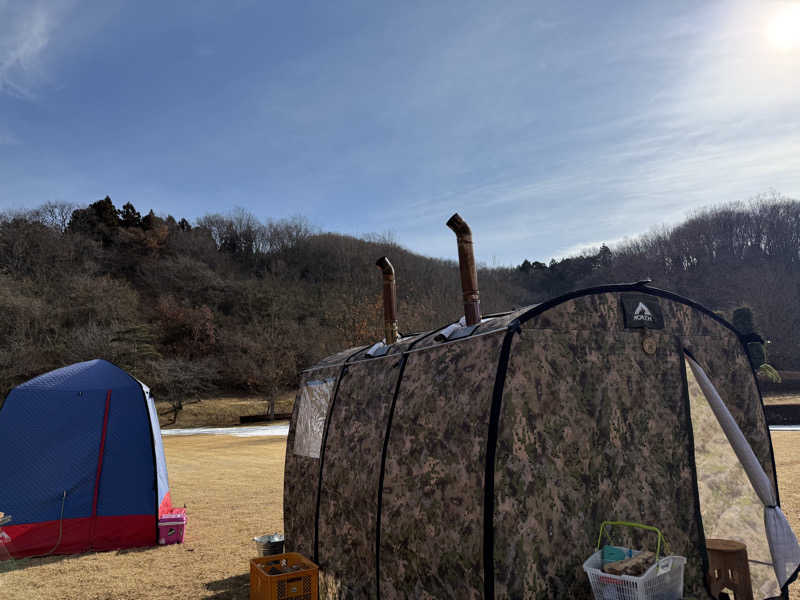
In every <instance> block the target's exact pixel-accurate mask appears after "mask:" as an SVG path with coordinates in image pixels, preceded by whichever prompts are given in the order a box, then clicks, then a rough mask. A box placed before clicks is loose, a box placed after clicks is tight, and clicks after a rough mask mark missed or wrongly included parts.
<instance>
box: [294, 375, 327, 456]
mask: <svg viewBox="0 0 800 600" xmlns="http://www.w3.org/2000/svg"><path fill="white" fill-rule="evenodd" d="M335 383H336V378H335V377H329V378H327V379H322V380H314V381H309V382H308V383H306V384H305V385H304V386H303V387H302V389H301V390H300V406H299V407H298V410H297V423H295V437H294V453H295V454H297V455H299V456H309V457H311V458H319V452H320V447H321V446H322V434H323V433H324V431H325V418H326V416H327V415H328V406H329V405H330V401H331V394H332V393H333V386H334V384H335Z"/></svg>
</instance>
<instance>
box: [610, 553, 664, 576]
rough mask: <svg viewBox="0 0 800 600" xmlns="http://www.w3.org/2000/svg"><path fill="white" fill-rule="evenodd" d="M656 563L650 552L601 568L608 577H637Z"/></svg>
mask: <svg viewBox="0 0 800 600" xmlns="http://www.w3.org/2000/svg"><path fill="white" fill-rule="evenodd" d="M654 562H656V555H655V554H653V553H652V552H648V551H644V552H640V553H639V554H637V555H636V556H632V557H631V558H626V559H625V560H618V561H617V562H613V563H608V564H607V565H606V566H604V567H603V571H604V572H606V573H608V574H609V575H631V576H633V577H638V576H639V575H641V574H643V573H644V572H645V571H647V569H649V568H650V567H651V566H652V564H653V563H654Z"/></svg>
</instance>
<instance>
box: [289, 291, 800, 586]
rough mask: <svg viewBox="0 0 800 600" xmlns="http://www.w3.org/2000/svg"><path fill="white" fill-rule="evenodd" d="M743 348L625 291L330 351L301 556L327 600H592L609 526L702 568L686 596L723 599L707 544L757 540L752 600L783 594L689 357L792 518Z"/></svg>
mask: <svg viewBox="0 0 800 600" xmlns="http://www.w3.org/2000/svg"><path fill="white" fill-rule="evenodd" d="M743 341H744V342H746V341H747V340H746V339H744V340H743V339H742V337H741V336H740V335H739V334H738V333H737V332H736V331H735V330H734V329H733V327H732V326H731V325H729V324H728V323H727V322H726V321H724V320H723V319H721V318H720V317H718V316H717V315H715V314H714V313H712V312H711V311H709V310H707V309H704V308H703V307H701V306H699V305H697V304H696V303H694V302H692V301H690V300H687V299H685V298H681V297H679V296H676V295H675V294H672V293H669V292H665V291H662V290H657V289H654V288H651V287H647V286H646V285H644V284H630V285H629V284H624V285H612V286H605V287H602V288H594V289H588V290H583V291H579V292H574V293H571V294H568V295H566V296H562V297H559V298H556V299H554V300H552V301H548V302H546V303H543V304H539V305H536V306H532V307H527V308H524V309H521V310H517V311H514V312H512V313H508V314H503V315H493V316H492V315H490V316H488V317H484V319H483V321H482V322H481V323H480V324H479V325H477V326H472V327H460V326H455V327H449V328H447V330H446V331H443V330H436V331H432V332H428V333H424V334H419V335H414V336H408V337H405V338H401V339H400V340H399V341H398V342H396V343H395V344H392V345H391V346H387V347H384V348H383V350H380V351H378V352H375V349H374V348H373V351H372V352H371V353H370V354H371V355H368V350H367V349H366V348H360V349H352V350H349V351H347V352H343V353H340V354H337V355H335V356H332V357H330V358H328V359H326V360H324V361H322V362H321V363H320V364H318V365H316V366H315V367H313V368H312V369H309V370H308V371H306V372H305V373H304V379H303V383H302V387H301V391H300V394H299V396H298V401H297V402H296V403H295V409H294V414H293V416H292V424H291V429H290V432H289V439H288V445H287V453H286V473H285V489H284V520H285V530H286V545H287V549H289V550H293V551H297V552H301V553H303V554H305V555H307V556H309V557H312V558H313V559H314V560H315V561H316V562H317V563H318V564H319V565H320V572H321V597H323V598H537V599H545V598H546V599H553V598H574V599H579V600H580V599H583V598H591V597H592V596H591V590H590V587H589V584H588V580H587V578H586V576H585V574H584V572H583V570H582V563H583V561H584V560H585V559H586V558H587V557H588V556H589V555H590V554H591V553H592V551H593V549H594V544H595V542H596V537H597V534H598V529H599V526H600V523H601V522H602V521H603V520H605V519H609V520H623V521H636V522H640V523H646V524H650V525H655V526H657V527H659V528H660V529H661V530H662V531H663V532H664V535H665V537H666V539H667V541H668V542H669V544H670V546H671V551H672V553H673V554H678V555H681V556H684V557H686V558H687V564H686V570H685V597H687V598H710V594H709V592H708V590H707V587H706V583H705V572H706V569H707V554H706V542H705V540H706V539H707V538H711V537H722V538H729V539H737V540H740V541H743V542H745V543H746V544H747V547H748V553H749V558H750V560H751V573H752V576H753V580H754V592H755V597H756V598H759V599H761V598H769V597H773V596H778V595H780V594H781V592H782V590H781V588H783V592H785V587H786V585H787V582H788V581H790V580H791V579H793V577H794V576H795V575H796V568H797V564H795V563H792V560H784V561H783V562H782V564H780V565H778V564H777V562H778V561H777V560H776V559H775V557H773V555H772V552H771V551H772V550H773V548H772V547H771V545H770V542H771V541H772V540H768V539H767V538H768V536H767V534H766V532H765V518H764V503H763V502H761V501H760V500H759V497H758V496H757V495H756V494H755V493H754V490H753V487H752V486H751V485H750V483H749V481H748V474H746V473H745V471H744V470H743V467H742V465H741V463H740V461H739V460H738V459H737V456H736V454H735V452H734V451H733V449H732V447H731V445H730V444H729V443H728V441H727V438H726V437H725V432H723V430H722V429H721V427H720V425H719V422H718V420H717V419H716V418H715V417H714V413H713V412H712V411H711V410H710V409H709V405H708V402H706V400H705V397H704V395H703V391H702V390H701V389H700V385H698V381H697V380H696V377H695V374H694V372H693V371H692V369H690V368H689V366H688V362H687V361H688V360H689V357H691V360H693V361H696V363H695V364H696V365H698V368H699V369H701V371H702V373H703V374H704V375H707V377H708V379H709V380H710V381H711V382H713V387H714V388H715V391H716V392H718V396H719V397H720V398H722V399H723V400H724V404H725V407H726V409H727V411H729V413H730V415H731V416H732V422H735V424H736V425H738V429H740V432H741V435H742V436H743V439H745V440H746V444H747V445H749V448H751V449H752V454H753V455H754V456H755V460H754V465H755V467H753V466H752V465H751V468H756V469H759V470H763V473H764V474H765V476H764V481H765V482H767V483H765V485H766V486H770V485H771V489H772V490H774V494H775V501H774V503H773V504H774V505H775V506H774V507H772V508H773V509H774V510H777V511H778V512H779V509H778V508H777V505H778V502H777V485H776V484H777V482H776V475H775V462H774V459H773V455H772V445H771V441H770V435H769V430H768V428H767V425H766V422H765V418H764V410H763V405H762V401H761V396H760V393H759V389H758V385H757V381H756V378H755V377H754V373H753V371H752V368H751V366H750V363H749V361H748V358H747V354H746V351H745V346H744V344H743ZM734 427H735V426H734ZM780 516H781V517H782V514H781V515H780ZM784 520H785V519H784ZM627 535H628V536H629V537H621V538H620V540H619V543H621V544H623V545H624V544H627V545H630V546H631V547H646V546H647V545H648V540H647V538H644V537H639V536H638V535H636V534H627ZM789 535H790V537H791V540H790V541H792V540H794V536H793V534H791V532H789ZM615 541H616V540H615ZM795 546H796V543H795Z"/></svg>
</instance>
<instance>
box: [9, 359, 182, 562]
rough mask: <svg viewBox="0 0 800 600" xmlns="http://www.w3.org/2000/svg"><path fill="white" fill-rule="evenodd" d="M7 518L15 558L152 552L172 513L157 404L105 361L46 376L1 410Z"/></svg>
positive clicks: (17, 392) (25, 385)
mask: <svg viewBox="0 0 800 600" xmlns="http://www.w3.org/2000/svg"><path fill="white" fill-rule="evenodd" d="M0 456H2V461H0V511H3V512H5V513H6V514H10V515H12V517H13V521H12V523H11V525H9V526H6V527H5V528H4V529H5V531H6V532H7V533H8V534H9V535H10V536H11V538H12V542H11V543H10V544H9V545H8V549H9V551H10V552H11V555H12V556H13V557H14V558H21V557H24V556H36V555H42V554H75V553H79V552H85V551H88V550H112V549H119V548H129V547H136V546H147V545H153V544H155V543H156V542H157V524H158V517H159V516H160V515H162V514H164V513H165V512H168V510H169V509H170V507H171V502H170V495H169V482H168V479H167V467H166V461H165V458H164V449H163V446H162V444H161V430H160V428H159V425H158V416H157V414H156V410H155V406H154V404H153V398H152V397H151V396H150V391H149V389H148V388H147V386H146V385H144V384H142V383H141V382H140V381H138V380H137V379H135V378H134V377H132V376H131V375H129V374H128V373H126V372H125V371H123V370H122V369H120V368H119V367H116V366H115V365H113V364H111V363H109V362H107V361H104V360H91V361H87V362H82V363H77V364H74V365H70V366H68V367H63V368H61V369H57V370H55V371H51V372H49V373H45V374H44V375H40V376H38V377H36V378H34V379H31V380H30V381H28V382H26V383H23V384H22V385H20V386H18V387H16V388H14V389H13V390H12V391H11V393H10V394H9V395H8V397H7V398H6V400H5V402H3V404H2V405H0Z"/></svg>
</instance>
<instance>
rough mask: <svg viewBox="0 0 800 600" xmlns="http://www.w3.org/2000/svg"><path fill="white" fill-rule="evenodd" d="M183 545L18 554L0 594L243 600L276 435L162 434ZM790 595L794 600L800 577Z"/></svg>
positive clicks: (791, 491) (796, 514)
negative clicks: (182, 514) (183, 524)
mask: <svg viewBox="0 0 800 600" xmlns="http://www.w3.org/2000/svg"><path fill="white" fill-rule="evenodd" d="M772 438H773V442H774V446H775V459H776V462H777V466H778V477H779V479H780V495H781V503H782V505H783V510H784V512H785V513H786V516H787V517H788V518H789V521H790V523H791V524H792V526H793V527H794V529H795V531H798V532H800V455H799V454H797V453H796V452H795V451H794V449H795V447H796V446H797V444H798V442H800V433H796V432H783V431H781V432H774V433H773V434H772ZM164 447H165V449H166V453H167V461H168V465H169V472H170V483H171V485H172V496H173V499H174V502H175V504H177V505H182V504H183V503H186V505H187V507H188V514H189V525H188V528H187V533H186V541H185V542H184V544H183V545H176V546H167V547H162V548H147V549H142V550H132V551H123V552H105V553H102V554H86V555H81V556H73V557H55V558H47V559H34V560H29V561H22V562H21V563H20V567H21V568H19V569H17V570H15V571H13V572H10V573H5V574H2V575H0V598H3V599H4V600H6V599H7V600H68V599H69V600H78V599H80V600H84V599H86V600H111V599H114V600H145V599H148V600H182V599H194V598H214V599H216V600H247V598H248V597H249V595H248V594H249V592H248V589H249V588H248V586H249V574H248V564H249V563H248V561H249V559H250V558H252V557H253V555H254V554H255V551H254V544H253V542H252V537H253V536H254V535H258V534H261V533H266V532H272V531H282V530H283V525H282V520H283V510H282V494H283V461H284V455H285V448H286V441H285V439H284V438H266V437H264V438H235V437H231V436H194V437H168V438H165V439H164ZM790 598H791V599H792V600H800V584H794V585H792V586H791V590H790Z"/></svg>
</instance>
